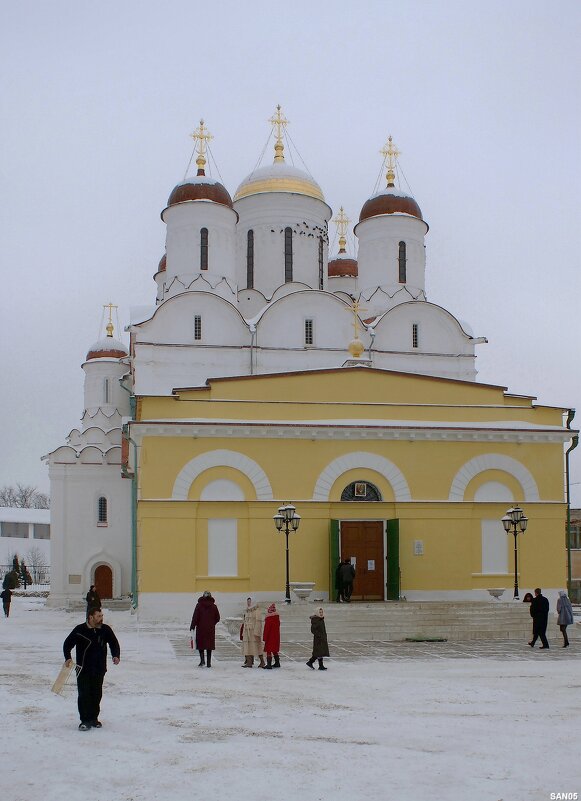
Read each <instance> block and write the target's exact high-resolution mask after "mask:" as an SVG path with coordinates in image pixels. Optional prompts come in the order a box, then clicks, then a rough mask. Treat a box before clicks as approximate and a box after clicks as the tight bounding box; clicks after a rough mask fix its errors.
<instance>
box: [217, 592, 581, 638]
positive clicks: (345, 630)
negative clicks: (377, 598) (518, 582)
mask: <svg viewBox="0 0 581 801" xmlns="http://www.w3.org/2000/svg"><path fill="white" fill-rule="evenodd" d="M317 608H318V605H317V604H313V603H296V604H295V603H293V604H291V605H290V606H286V605H285V604H277V609H278V612H279V614H280V619H281V640H282V641H283V642H288V643H291V642H308V641H310V639H311V636H312V635H311V630H310V622H309V617H310V615H312V614H314V612H315V610H316V609H317ZM324 609H325V624H326V629H327V636H328V638H329V640H334V641H344V642H356V641H361V642H372V641H373V640H376V641H382V642H388V641H398V640H399V641H402V640H406V639H437V638H441V639H446V640H450V641H462V640H486V639H497V640H498V639H500V640H518V639H521V640H522V639H524V640H529V639H530V637H531V630H532V621H531V617H530V614H529V607H528V604H522V603H514V602H512V601H511V602H502V601H495V602H492V603H487V602H457V603H445V602H439V601H410V602H401V601H394V602H389V603H373V604H371V603H369V604H366V603H355V602H353V603H351V604H324ZM224 622H225V624H226V627H227V629H228V632H229V633H230V635H231V636H232V637H234V638H236V637H237V636H238V633H239V630H240V624H241V622H242V621H241V618H228V619H227V620H225V621H224ZM553 628H555V629H556V625H554V623H553V621H552V620H551V619H550V621H549V635H550V636H552V635H553V633H554V632H553ZM576 628H577V627H576V626H571V627H570V628H569V632H570V636H571V635H573V637H575V638H576V636H579V635H578V634H577V632H575V631H574V630H575V629H576ZM557 633H558V629H557Z"/></svg>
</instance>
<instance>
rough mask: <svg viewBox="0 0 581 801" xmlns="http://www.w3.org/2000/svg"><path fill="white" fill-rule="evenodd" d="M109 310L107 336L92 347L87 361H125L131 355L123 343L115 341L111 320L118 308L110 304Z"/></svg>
mask: <svg viewBox="0 0 581 801" xmlns="http://www.w3.org/2000/svg"><path fill="white" fill-rule="evenodd" d="M105 308H107V307H105ZM108 308H109V322H108V323H107V326H106V331H107V336H106V337H103V339H98V340H97V342H95V343H93V345H91V347H90V348H89V351H88V353H87V358H86V361H90V360H91V359H124V358H125V357H126V356H128V355H129V351H128V350H127V348H126V347H125V345H124V344H123V342H119V340H118V339H113V330H114V328H113V322H112V320H111V310H112V309H113V308H117V307H116V306H113V305H112V304H111V303H110V304H109V305H108Z"/></svg>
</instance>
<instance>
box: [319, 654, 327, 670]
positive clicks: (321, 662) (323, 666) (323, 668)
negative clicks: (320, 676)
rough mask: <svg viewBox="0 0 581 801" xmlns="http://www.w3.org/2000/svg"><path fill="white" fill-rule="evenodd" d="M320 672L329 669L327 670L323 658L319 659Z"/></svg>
mask: <svg viewBox="0 0 581 801" xmlns="http://www.w3.org/2000/svg"><path fill="white" fill-rule="evenodd" d="M319 670H327V668H326V667H325V665H324V664H323V659H322V657H321V658H319Z"/></svg>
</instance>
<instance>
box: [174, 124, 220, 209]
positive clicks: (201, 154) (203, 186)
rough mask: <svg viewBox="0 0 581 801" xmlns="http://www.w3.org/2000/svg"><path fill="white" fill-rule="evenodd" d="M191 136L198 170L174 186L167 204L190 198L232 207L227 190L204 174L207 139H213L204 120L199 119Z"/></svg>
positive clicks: (189, 199) (182, 201)
mask: <svg viewBox="0 0 581 801" xmlns="http://www.w3.org/2000/svg"><path fill="white" fill-rule="evenodd" d="M192 138H193V139H194V142H195V149H196V151H197V153H198V157H197V159H196V164H197V166H198V172H197V174H196V175H195V176H191V177H189V178H184V180H183V181H182V182H181V183H179V184H178V185H177V186H175V187H174V189H173V190H172V193H171V194H170V196H169V198H168V201H167V205H168V206H176V205H177V204H178V203H187V202H188V201H191V200H209V201H211V202H213V203H221V204H222V205H223V206H228V207H229V208H232V198H231V197H230V193H229V192H228V190H227V189H226V188H225V187H224V186H223V185H222V184H221V183H220V182H219V181H215V180H214V179H213V178H208V177H207V176H206V170H205V167H206V147H207V143H208V142H209V140H210V139H213V136H212V134H211V133H209V131H208V129H207V128H206V127H205V125H204V120H200V124H199V126H198V127H197V128H196V130H195V131H194V133H193V134H192Z"/></svg>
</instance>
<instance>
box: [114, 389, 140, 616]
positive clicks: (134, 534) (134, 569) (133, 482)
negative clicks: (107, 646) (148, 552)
mask: <svg viewBox="0 0 581 801" xmlns="http://www.w3.org/2000/svg"><path fill="white" fill-rule="evenodd" d="M126 377H127V376H123V377H122V378H120V379H119V386H120V387H122V389H124V390H125V392H128V393H129V410H130V419H131V420H135V408H136V400H135V395H134V394H133V393H132V392H131V390H130V389H128V388H127V387H126V386H125V384H124V383H123V381H124V380H125V378H126ZM122 436H123V437H124V438H125V439H127V442H128V443H131V444H132V445H133V463H134V469H133V473H129V472H128V470H127V468H126V467H125V465H121V475H122V476H123V477H124V478H130V479H131V606H132V608H133V609H134V610H135V609H137V600H138V599H137V472H138V467H137V445H136V443H135V442H134V441H133V440H132V439H131V437H130V436H129V424H128V423H125V424H124V426H123V430H122Z"/></svg>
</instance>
